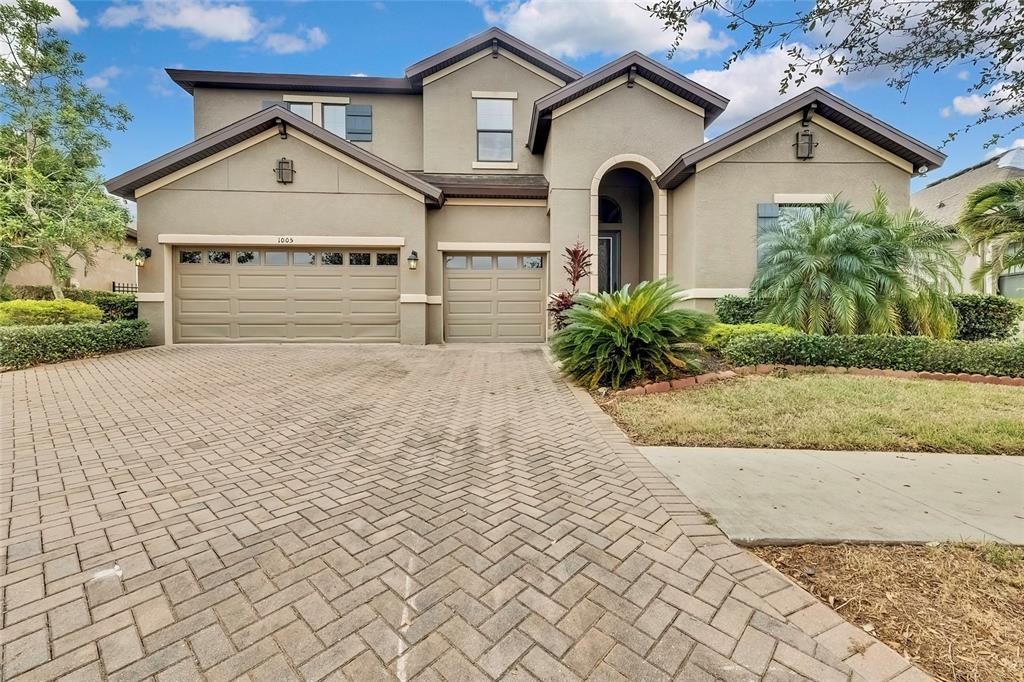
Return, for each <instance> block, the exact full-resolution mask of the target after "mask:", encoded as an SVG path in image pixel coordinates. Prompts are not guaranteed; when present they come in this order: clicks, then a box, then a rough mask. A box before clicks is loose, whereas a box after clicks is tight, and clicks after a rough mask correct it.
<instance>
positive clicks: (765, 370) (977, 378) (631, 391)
mask: <svg viewBox="0 0 1024 682" xmlns="http://www.w3.org/2000/svg"><path fill="white" fill-rule="evenodd" d="M780 369H781V370H785V371H786V372H789V373H791V374H855V375H858V376H872V377H890V378H894V379H930V380H932V381H966V382H969V383H975V384H995V385H998V386H1024V377H1003V376H995V375H992V374H966V373H961V374H951V373H944V372H916V371H909V370H902V369H874V368H871V367H828V366H825V365H782V364H766V365H749V366H746V367H734V368H733V369H726V370H722V371H720V372H708V373H706V374H698V375H696V376H692V377H682V378H680V379H672V380H671V381H658V382H655V383H651V384H644V385H643V386H634V387H633V388H627V389H623V390H621V391H613V392H611V393H610V394H609V395H611V396H625V395H645V394H650V393H667V392H668V391H680V390H685V389H689V388H696V387H698V386H703V385H704V384H709V383H712V382H715V381H722V380H725V379H735V378H736V377H741V376H749V375H751V374H774V373H775V372H776V371H778V370H780Z"/></svg>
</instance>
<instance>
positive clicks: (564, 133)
mask: <svg viewBox="0 0 1024 682" xmlns="http://www.w3.org/2000/svg"><path fill="white" fill-rule="evenodd" d="M703 139H704V119H703V118H702V117H701V116H698V115H697V114H695V113H693V112H692V111H690V110H688V109H686V108H683V107H681V106H680V105H678V104H676V103H674V102H670V101H669V100H667V99H665V98H664V97H662V96H660V95H658V94H656V93H654V92H651V91H650V90H648V89H647V88H645V87H642V86H639V85H637V86H634V87H633V88H628V87H626V85H620V86H619V87H616V88H614V89H613V90H610V91H609V92H606V93H605V94H603V95H601V96H599V97H597V98H595V99H592V100H590V101H589V102H587V103H585V104H583V105H582V106H579V107H577V108H575V109H572V110H571V111H568V112H567V113H564V114H562V115H560V116H557V117H555V118H553V119H552V121H551V131H550V134H549V138H548V142H547V148H546V151H545V160H544V166H545V172H546V174H547V177H548V182H549V183H550V185H551V193H550V197H549V203H550V207H551V243H552V248H553V249H555V250H558V251H560V250H561V249H562V248H564V247H565V246H567V245H569V244H572V243H573V242H575V241H576V240H577V239H579V240H582V241H583V242H584V243H587V242H588V241H589V240H590V230H591V225H590V213H591V185H592V183H593V180H594V175H595V174H596V173H597V172H598V170H599V169H600V168H601V167H602V165H603V164H605V163H606V162H607V161H608V160H609V159H612V158H613V157H616V156H619V155H625V154H629V155H636V156H639V157H642V158H644V159H646V160H647V161H648V162H649V165H650V166H652V167H653V170H648V169H647V168H646V167H645V166H644V165H637V164H634V165H633V166H631V167H635V168H636V169H637V170H642V171H643V172H644V173H645V174H646V175H648V176H650V174H651V173H654V174H657V173H658V172H661V171H663V170H664V169H665V168H667V167H668V165H669V164H671V163H672V161H674V160H675V159H676V158H677V157H678V156H679V155H680V154H682V153H683V152H684V151H686V150H688V149H691V148H693V147H696V146H697V145H699V144H701V142H703ZM654 198H655V199H656V198H657V194H656V193H655V194H654ZM651 250H652V252H653V247H651ZM625 257H626V254H625V250H623V258H625ZM648 267H650V266H648ZM550 277H551V290H552V291H557V290H560V289H562V288H564V287H565V285H566V282H565V278H564V276H563V273H561V272H560V271H558V270H557V269H553V270H552V271H551V272H550Z"/></svg>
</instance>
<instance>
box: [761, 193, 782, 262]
mask: <svg viewBox="0 0 1024 682" xmlns="http://www.w3.org/2000/svg"><path fill="white" fill-rule="evenodd" d="M778 226H779V205H778V204H758V205H757V262H758V264H760V263H761V260H762V257H763V255H764V254H763V253H762V252H761V236H762V235H764V234H765V233H767V232H770V231H771V230H774V229H776V228H777V227H778Z"/></svg>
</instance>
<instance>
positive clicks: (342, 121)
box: [263, 95, 373, 142]
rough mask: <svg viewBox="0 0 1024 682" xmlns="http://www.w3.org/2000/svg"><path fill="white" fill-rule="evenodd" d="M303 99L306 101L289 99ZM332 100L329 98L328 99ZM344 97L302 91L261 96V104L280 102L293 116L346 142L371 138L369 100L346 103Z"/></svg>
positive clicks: (269, 105)
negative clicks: (275, 96) (311, 94)
mask: <svg viewBox="0 0 1024 682" xmlns="http://www.w3.org/2000/svg"><path fill="white" fill-rule="evenodd" d="M290 97H294V98H295V100H299V99H303V100H310V101H292V100H290V99H289V98H290ZM328 100H332V101H328ZM348 101H349V98H348V97H331V96H327V95H324V99H323V100H320V99H319V98H317V99H313V98H312V97H310V96H306V95H285V98H284V100H283V101H282V100H279V99H276V100H275V99H268V100H263V108H264V109H266V108H268V107H272V106H274V105H283V106H284V107H285V108H287V109H289V110H291V111H292V113H294V114H296V115H297V116H301V117H302V118H304V119H306V120H307V121H310V122H311V123H315V124H316V125H318V126H321V127H322V128H325V129H327V130H329V131H330V132H332V133H334V134H335V135H337V136H338V137H343V138H345V139H346V140H348V141H350V142H372V141H373V106H372V105H369V104H348Z"/></svg>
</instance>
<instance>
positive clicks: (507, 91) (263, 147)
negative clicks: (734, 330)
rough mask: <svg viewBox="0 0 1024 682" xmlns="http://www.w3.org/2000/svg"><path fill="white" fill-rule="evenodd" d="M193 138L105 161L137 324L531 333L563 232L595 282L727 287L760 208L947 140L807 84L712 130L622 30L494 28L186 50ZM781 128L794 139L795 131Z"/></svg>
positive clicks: (924, 162) (178, 336)
mask: <svg viewBox="0 0 1024 682" xmlns="http://www.w3.org/2000/svg"><path fill="white" fill-rule="evenodd" d="M168 73H169V75H170V76H171V78H172V79H174V81H175V82H176V83H178V85H180V86H181V87H182V88H184V89H185V90H186V91H187V92H189V93H190V94H191V95H192V96H193V101H194V112H195V134H196V140H195V141H194V142H192V143H191V144H188V145H185V146H184V147H181V148H179V149H176V150H174V151H172V152H169V153H168V154H165V155H164V156H161V157H160V158H158V159H155V160H153V161H151V162H149V163H147V164H144V165H143V166H140V167H139V168H136V169H134V170H131V171H129V172H127V173H125V174H123V175H121V176H119V177H117V178H115V179H113V180H111V181H110V182H109V183H108V185H107V186H108V188H109V190H110V191H111V192H113V193H114V194H117V195H119V196H122V197H124V198H127V199H133V200H135V201H137V203H138V225H139V234H140V246H142V247H148V248H151V249H152V250H153V258H151V259H150V261H149V263H147V264H146V265H145V267H143V268H142V270H141V272H140V288H141V291H142V293H141V294H140V296H139V299H140V301H141V303H140V308H141V315H142V316H143V317H145V318H146V319H148V320H149V321H150V322H151V328H152V329H153V333H154V341H155V342H164V343H174V342H195V341H204V342H210V341H300V340H308V341H401V342H402V343H413V344H421V343H438V342H444V341H448V342H455V341H542V340H544V339H545V337H546V334H547V327H548V324H547V318H546V315H545V305H546V299H547V296H548V294H549V293H551V292H557V291H559V290H562V289H563V288H564V287H565V286H566V280H565V273H564V272H563V271H562V252H563V250H564V249H565V248H566V247H567V246H570V245H571V244H573V243H574V242H576V241H577V240H580V241H582V242H583V243H584V244H587V245H588V246H589V247H590V248H591V250H593V251H594V252H595V253H596V254H597V256H596V262H595V268H594V274H593V277H592V279H591V281H590V282H589V288H590V289H592V290H597V289H608V288H614V287H618V286H621V285H624V284H631V283H637V282H639V281H643V280H649V279H651V278H657V277H666V276H667V277H671V278H673V279H674V280H675V281H676V282H678V283H679V285H680V286H681V287H682V289H684V290H685V291H684V294H683V297H682V298H683V299H685V301H686V303H685V304H686V305H689V306H693V307H696V308H701V309H709V308H710V307H711V306H712V304H713V302H714V299H715V298H716V297H718V296H721V295H723V294H726V293H743V292H745V291H746V287H747V286H748V285H749V283H750V281H751V278H752V277H753V276H754V273H755V269H756V253H757V234H758V230H759V228H762V229H763V228H764V227H765V226H767V225H769V224H771V223H772V222H774V221H775V220H776V219H777V216H778V215H779V214H780V212H785V211H787V210H790V207H791V206H792V207H797V208H799V207H803V206H806V205H807V204H809V203H819V202H822V201H824V200H825V199H826V197H828V196H829V195H832V194H841V195H842V196H843V197H845V198H847V199H849V200H850V201H852V202H854V203H855V204H857V205H861V206H867V205H869V202H870V199H871V195H872V192H873V190H874V187H875V186H876V185H877V186H880V187H881V188H882V189H884V190H885V191H886V192H887V193H888V194H889V196H890V197H891V199H892V201H893V203H894V204H895V205H896V206H904V207H905V206H907V205H908V204H909V197H910V178H911V177H912V176H914V175H915V174H917V173H921V172H924V171H925V170H928V169H932V168H936V167H938V166H939V165H941V164H942V162H943V160H944V158H945V157H944V156H943V155H942V154H941V153H939V152H937V151H936V150H934V149H932V148H931V147H928V146H927V145H924V144H922V143H921V142H918V141H917V140H914V139H913V138H911V137H909V136H907V135H905V134H903V133H901V132H899V131H898V130H896V129H894V128H892V127H890V126H888V125H886V124H885V123H883V122H881V121H879V120H877V119H875V118H873V117H871V116H869V115H868V114H866V113H864V112H862V111H860V110H858V109H856V108H854V107H852V106H851V105H849V104H847V103H845V102H843V101H842V100H840V99H839V98H837V97H835V96H834V95H831V94H830V93H828V92H826V91H824V90H821V89H817V88H815V89H812V90H809V91H807V92H805V93H803V94H800V95H798V96H796V97H794V98H793V99H791V100H789V101H788V102H786V103H784V104H782V105H780V106H777V107H775V108H774V109H771V110H770V111H768V112H766V113H765V114H763V115H761V116H758V117H757V118H755V119H753V120H751V121H749V122H747V123H745V124H743V125H741V126H739V127H737V128H735V129H733V130H731V131H729V132H727V133H725V134H723V135H721V136H719V137H717V138H715V139H713V140H711V141H708V142H705V141H704V136H705V129H706V128H707V126H708V125H709V124H711V123H712V122H713V121H714V120H715V119H716V118H717V117H718V116H719V115H720V114H721V113H722V112H723V110H724V109H725V107H726V106H727V104H728V101H727V100H726V99H725V98H724V97H722V96H721V95H719V94H717V93H715V92H712V91H711V90H708V89H707V88H705V87H703V86H701V85H699V84H697V83H695V82H693V81H691V80H689V79H687V78H684V77H683V76H681V75H679V74H678V73H676V72H674V71H672V70H670V69H668V68H666V67H665V66H663V65H661V64H658V63H657V62H655V61H653V60H651V59H649V58H648V57H646V56H644V55H642V54H639V53H637V52H632V53H630V54H627V55H625V56H623V57H621V58H619V59H616V60H615V61H613V62H611V63H610V64H608V65H606V66H604V67H602V68H600V69H598V70H596V71H594V72H592V73H590V74H586V75H584V74H581V73H579V72H578V71H576V70H575V69H573V68H571V67H569V66H567V65H565V64H563V63H562V62H560V61H558V60H556V59H554V58H552V57H550V56H548V55H546V54H544V53H542V52H540V51H539V50H537V49H535V48H533V47H531V46H529V45H527V44H525V43H523V42H522V41H520V40H518V39H517V38H515V37H513V36H511V35H508V34H507V33H505V32H503V31H500V30H498V29H490V30H488V31H485V32H483V33H481V34H480V35H477V36H475V37H473V38H470V39H468V40H466V41H464V42H462V43H460V44H458V45H455V46H454V47H451V48H449V49H447V50H445V51H443V52H440V53H438V54H436V55H433V56H431V57H428V58H427V59H424V60H423V61H420V62H418V63H416V64H413V65H412V66H410V67H409V68H408V69H406V72H405V76H404V77H402V78H376V77H354V76H305V75H285V74H259V73H233V72H222V71H185V70H180V69H169V70H168ZM798 142H799V143H798Z"/></svg>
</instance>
